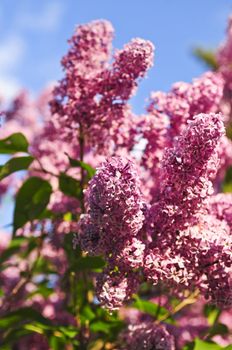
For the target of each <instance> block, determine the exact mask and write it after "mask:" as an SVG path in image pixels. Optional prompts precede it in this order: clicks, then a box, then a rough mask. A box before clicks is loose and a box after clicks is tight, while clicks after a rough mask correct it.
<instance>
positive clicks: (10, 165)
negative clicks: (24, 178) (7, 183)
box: [0, 156, 34, 180]
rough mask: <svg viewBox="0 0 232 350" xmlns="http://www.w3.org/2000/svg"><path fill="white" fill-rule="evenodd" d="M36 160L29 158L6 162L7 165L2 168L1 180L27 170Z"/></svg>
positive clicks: (0, 172) (0, 167)
mask: <svg viewBox="0 0 232 350" xmlns="http://www.w3.org/2000/svg"><path fill="white" fill-rule="evenodd" d="M33 160H34V158H33V157H31V156H28V157H17V158H12V159H10V160H8V162H6V164H4V165H1V166H0V180H2V179H4V178H5V177H7V176H9V175H10V174H12V173H15V172H16V171H20V170H26V169H28V167H29V166H30V165H31V163H32V162H33Z"/></svg>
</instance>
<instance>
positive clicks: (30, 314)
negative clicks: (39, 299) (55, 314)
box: [0, 307, 50, 329]
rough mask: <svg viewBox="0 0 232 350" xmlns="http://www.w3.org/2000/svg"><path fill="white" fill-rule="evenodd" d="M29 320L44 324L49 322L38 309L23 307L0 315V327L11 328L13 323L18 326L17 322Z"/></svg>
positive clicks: (23, 322)
mask: <svg viewBox="0 0 232 350" xmlns="http://www.w3.org/2000/svg"><path fill="white" fill-rule="evenodd" d="M29 321H37V322H40V323H43V324H45V325H49V324H50V321H48V320H47V319H46V318H45V317H43V316H42V315H41V314H40V313H39V312H38V311H36V310H34V309H33V308H31V307H23V308H19V309H17V310H16V311H12V312H9V313H8V314H7V315H6V316H1V319H0V329H7V328H11V327H13V326H14V325H16V326H18V324H19V323H22V324H25V323H28V322H29Z"/></svg>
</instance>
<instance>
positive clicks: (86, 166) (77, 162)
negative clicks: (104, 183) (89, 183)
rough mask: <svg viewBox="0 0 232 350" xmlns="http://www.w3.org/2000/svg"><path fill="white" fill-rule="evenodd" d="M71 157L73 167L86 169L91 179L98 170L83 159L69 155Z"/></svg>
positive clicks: (70, 161)
mask: <svg viewBox="0 0 232 350" xmlns="http://www.w3.org/2000/svg"><path fill="white" fill-rule="evenodd" d="M68 159H69V163H70V165H71V166H72V167H74V168H75V167H79V168H82V169H84V170H85V171H86V172H87V175H88V178H89V180H90V179H91V178H92V177H93V176H94V175H95V173H96V170H95V169H94V168H92V167H91V165H89V164H87V163H84V162H82V161H81V160H77V159H73V158H70V157H68Z"/></svg>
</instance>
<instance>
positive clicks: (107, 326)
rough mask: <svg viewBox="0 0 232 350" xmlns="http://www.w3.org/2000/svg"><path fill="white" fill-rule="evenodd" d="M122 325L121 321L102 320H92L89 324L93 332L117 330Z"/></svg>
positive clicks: (106, 332)
mask: <svg viewBox="0 0 232 350" xmlns="http://www.w3.org/2000/svg"><path fill="white" fill-rule="evenodd" d="M122 327H123V322H121V321H115V322H110V323H109V322H104V321H94V322H92V323H91V324H90V327H89V328H90V330H91V331H92V332H94V333H98V332H102V333H105V334H107V335H108V334H109V333H111V332H113V333H114V332H118V331H119V330H120V329H121V328H122Z"/></svg>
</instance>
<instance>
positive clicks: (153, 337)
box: [121, 321, 175, 350]
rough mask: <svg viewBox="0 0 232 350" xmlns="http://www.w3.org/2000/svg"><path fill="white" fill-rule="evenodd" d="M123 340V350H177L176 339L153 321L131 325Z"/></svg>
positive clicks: (123, 335)
mask: <svg viewBox="0 0 232 350" xmlns="http://www.w3.org/2000/svg"><path fill="white" fill-rule="evenodd" d="M121 339H122V342H124V344H125V346H122V349H123V350H153V349H154V350H156V349H157V350H158V349H160V350H175V344H174V337H173V336H172V335H171V334H169V332H168V331H167V330H166V328H165V327H164V326H163V325H158V324H155V323H154V322H151V321H147V322H142V323H140V324H137V325H129V326H128V329H127V330H126V331H124V333H123V334H122V337H121Z"/></svg>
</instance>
